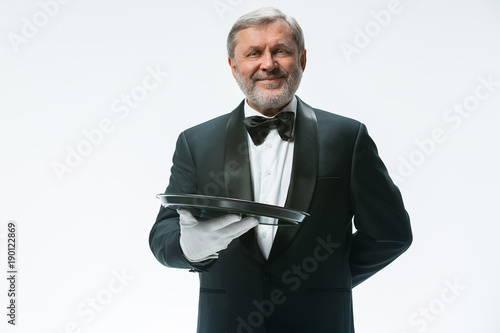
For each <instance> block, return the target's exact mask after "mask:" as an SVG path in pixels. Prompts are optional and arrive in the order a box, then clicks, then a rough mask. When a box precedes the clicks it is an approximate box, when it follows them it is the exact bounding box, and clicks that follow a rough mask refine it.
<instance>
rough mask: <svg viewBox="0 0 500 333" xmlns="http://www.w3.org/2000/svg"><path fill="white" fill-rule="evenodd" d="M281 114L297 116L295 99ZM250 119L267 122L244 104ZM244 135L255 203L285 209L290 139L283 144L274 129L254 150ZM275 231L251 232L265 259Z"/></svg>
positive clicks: (263, 228)
mask: <svg viewBox="0 0 500 333" xmlns="http://www.w3.org/2000/svg"><path fill="white" fill-rule="evenodd" d="M282 111H292V112H293V113H296V111H297V99H296V98H295V96H294V97H293V99H292V100H291V101H290V103H288V104H287V105H286V106H285V108H284V109H283V110H282ZM250 116H261V117H265V118H270V117H266V116H264V115H262V114H261V113H260V112H258V111H256V110H254V109H253V108H252V107H251V106H250V105H248V102H247V103H245V117H250ZM294 125H295V124H294ZM247 135H248V148H249V149H248V155H249V158H250V170H251V173H252V184H253V192H254V200H255V201H256V202H260V203H265V204H270V205H276V206H281V207H284V206H285V201H286V197H287V193H288V187H289V185H290V176H291V174H292V161H293V146H294V142H293V136H292V139H290V140H289V141H288V142H287V141H284V140H283V139H282V138H281V137H280V136H279V134H278V130H277V129H276V128H273V129H271V130H270V131H269V134H268V135H267V137H266V139H265V140H264V142H263V143H262V144H260V145H258V146H256V145H255V144H254V143H253V141H252V139H251V137H250V135H249V134H248V133H247ZM259 220H260V222H264V223H270V224H276V223H277V220H276V219H273V218H268V217H260V218H259ZM277 229H278V226H272V225H262V224H259V225H258V226H257V227H255V229H254V230H255V232H256V236H257V242H258V244H259V246H260V249H261V250H262V253H263V254H264V257H265V258H266V259H268V258H269V253H270V252H271V247H272V245H273V241H274V237H275V236H276V231H277Z"/></svg>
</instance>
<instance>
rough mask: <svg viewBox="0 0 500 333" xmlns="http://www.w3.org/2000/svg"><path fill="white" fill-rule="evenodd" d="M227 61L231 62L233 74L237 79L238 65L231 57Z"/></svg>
mask: <svg viewBox="0 0 500 333" xmlns="http://www.w3.org/2000/svg"><path fill="white" fill-rule="evenodd" d="M227 61H228V62H229V66H230V67H231V72H232V73H233V77H234V78H235V79H236V64H235V63H234V61H233V60H232V59H231V57H227Z"/></svg>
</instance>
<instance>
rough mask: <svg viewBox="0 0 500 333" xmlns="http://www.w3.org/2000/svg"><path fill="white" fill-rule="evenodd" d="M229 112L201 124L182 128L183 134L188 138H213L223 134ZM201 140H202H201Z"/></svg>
mask: <svg viewBox="0 0 500 333" xmlns="http://www.w3.org/2000/svg"><path fill="white" fill-rule="evenodd" d="M230 115H231V114H230V113H227V114H223V115H221V116H218V117H216V118H213V119H210V120H207V121H205V122H203V123H201V124H198V125H195V126H193V127H190V128H188V129H186V130H184V132H183V133H184V134H185V136H186V137H187V138H189V139H190V140H196V141H198V140H206V139H207V138H215V137H217V136H219V135H221V134H222V135H224V133H225V129H226V124H227V121H228V119H229V116H230ZM201 142H203V141H201Z"/></svg>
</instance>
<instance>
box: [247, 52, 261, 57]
mask: <svg viewBox="0 0 500 333" xmlns="http://www.w3.org/2000/svg"><path fill="white" fill-rule="evenodd" d="M258 55H259V54H258V53H257V52H252V53H250V54H249V56H250V57H256V56H258Z"/></svg>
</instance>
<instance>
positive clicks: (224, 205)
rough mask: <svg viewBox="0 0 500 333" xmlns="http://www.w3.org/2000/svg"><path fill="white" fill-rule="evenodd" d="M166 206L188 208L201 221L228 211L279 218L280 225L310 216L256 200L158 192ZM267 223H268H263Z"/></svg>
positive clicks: (293, 222) (292, 223) (290, 223)
mask: <svg viewBox="0 0 500 333" xmlns="http://www.w3.org/2000/svg"><path fill="white" fill-rule="evenodd" d="M156 197H157V198H158V199H160V202H161V204H162V205H163V206H164V207H167V208H171V209H177V208H186V209H189V210H190V211H191V213H193V215H195V216H196V217H198V218H199V219H200V220H201V221H204V220H208V219H211V218H215V217H218V216H221V215H224V214H227V213H233V214H242V215H244V216H264V217H270V218H275V219H278V225H280V226H281V225H282V226H290V225H291V226H293V225H298V224H299V223H301V222H302V221H303V220H304V218H306V217H307V216H309V214H307V213H305V212H301V211H298V210H295V209H291V208H284V207H280V206H274V205H267V204H262V203H258V202H254V201H247V200H241V199H233V198H223V197H214V196H208V195H200V194H158V195H156ZM261 224H266V223H261Z"/></svg>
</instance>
